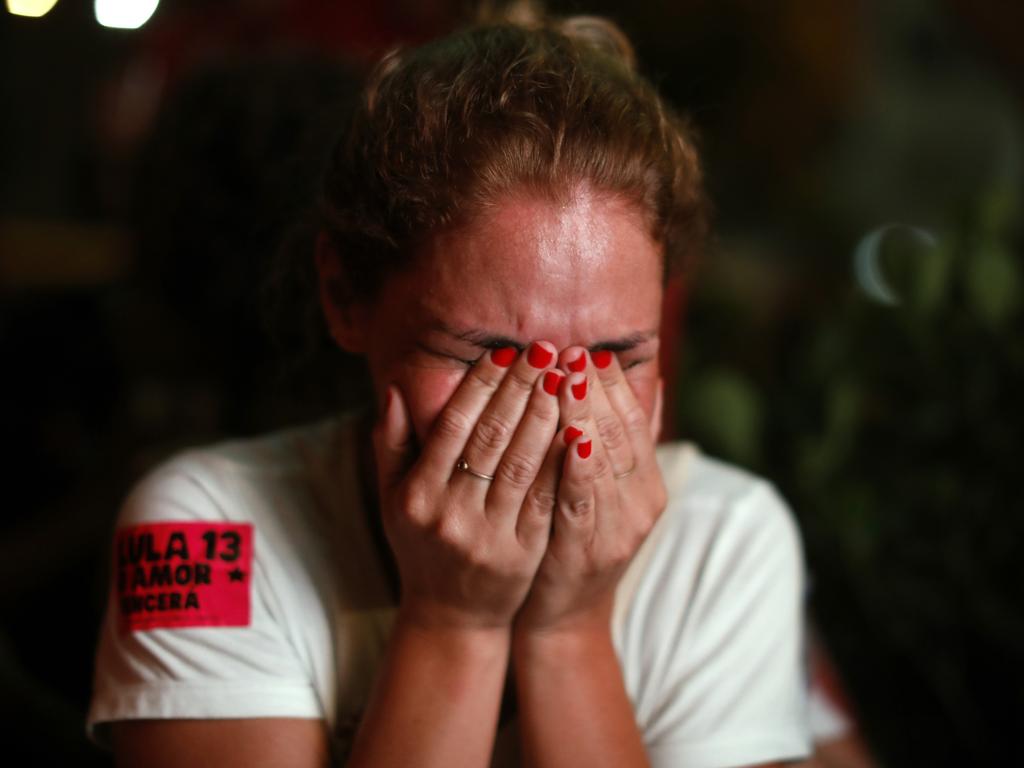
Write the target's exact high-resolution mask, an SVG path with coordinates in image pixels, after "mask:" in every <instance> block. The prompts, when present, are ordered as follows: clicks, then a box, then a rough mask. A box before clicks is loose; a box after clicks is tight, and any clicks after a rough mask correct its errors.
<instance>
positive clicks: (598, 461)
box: [590, 451, 612, 478]
mask: <svg viewBox="0 0 1024 768" xmlns="http://www.w3.org/2000/svg"><path fill="white" fill-rule="evenodd" d="M591 460H592V462H593V463H592V464H591V465H590V468H591V471H592V472H593V476H594V477H595V478H598V477H604V476H605V475H608V474H610V473H611V471H612V468H611V465H610V464H609V463H608V459H606V458H605V456H604V453H603V452H602V453H598V452H597V451H595V452H594V456H593V458H592V459H591Z"/></svg>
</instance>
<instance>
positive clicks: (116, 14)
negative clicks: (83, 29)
mask: <svg viewBox="0 0 1024 768" xmlns="http://www.w3.org/2000/svg"><path fill="white" fill-rule="evenodd" d="M158 5H160V0H96V4H95V6H94V7H95V11H96V21H98V22H99V23H100V24H102V25H103V26H104V27H111V28H112V29H138V28H139V27H141V26H142V25H143V24H145V23H146V22H147V21H149V18H150V16H152V15H153V13H154V12H155V11H156V7H157V6H158Z"/></svg>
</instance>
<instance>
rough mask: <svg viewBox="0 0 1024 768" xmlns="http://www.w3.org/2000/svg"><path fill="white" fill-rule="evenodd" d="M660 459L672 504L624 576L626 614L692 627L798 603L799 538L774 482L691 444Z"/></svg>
mask: <svg viewBox="0 0 1024 768" xmlns="http://www.w3.org/2000/svg"><path fill="white" fill-rule="evenodd" d="M658 460H659V464H660V466H661V468H662V474H663V477H664V481H665V485H666V488H667V491H668V504H667V506H666V508H665V510H664V512H663V513H662V515H661V518H660V519H659V520H658V522H657V523H656V524H655V526H654V528H653V529H652V530H651V532H650V534H649V535H648V537H647V540H646V541H645V542H644V544H643V545H642V546H641V548H640V550H639V551H638V552H637V554H636V556H635V557H634V560H633V562H632V563H630V567H629V569H628V570H627V572H626V574H625V575H624V577H623V579H622V581H621V582H620V587H619V593H618V595H617V598H618V599H617V603H618V611H619V618H620V620H621V621H623V622H626V621H627V619H628V620H630V621H634V622H636V621H640V622H641V623H643V622H654V623H656V624H658V625H659V626H660V625H661V624H666V626H667V625H668V624H672V625H677V624H678V623H679V622H683V623H684V624H686V625H687V626H688V627H690V628H691V629H693V628H695V627H698V626H704V627H706V626H707V624H706V621H707V620H708V619H709V618H710V617H712V616H715V617H719V618H721V617H723V616H732V615H733V614H735V612H736V611H743V610H747V609H749V607H750V605H751V604H752V603H753V602H755V601H757V600H764V599H769V598H770V601H771V602H773V603H781V602H785V603H787V604H790V605H798V604H799V601H800V599H801V595H802V591H803V580H804V566H803V551H802V546H801V542H800V535H799V531H798V529H797V526H796V523H795V521H794V518H793V515H792V513H791V511H790V509H789V507H788V506H787V504H786V503H785V501H784V500H783V499H782V497H781V496H780V495H779V494H778V492H777V491H776V490H775V488H774V487H773V486H772V484H771V483H769V482H768V481H766V480H765V479H763V478H761V477H759V476H757V475H755V474H753V473H751V472H748V471H746V470H744V469H741V468H739V467H736V466H733V465H730V464H728V463H726V462H722V461H718V460H716V459H713V458H710V457H707V456H705V455H703V454H702V453H701V452H700V451H699V449H697V448H696V447H695V446H694V445H692V444H689V443H672V444H666V445H663V446H659V448H658ZM666 631H668V630H666Z"/></svg>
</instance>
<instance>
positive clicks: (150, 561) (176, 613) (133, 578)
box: [114, 522, 253, 632]
mask: <svg viewBox="0 0 1024 768" xmlns="http://www.w3.org/2000/svg"><path fill="white" fill-rule="evenodd" d="M252 536H253V534H252V525H250V524H249V523H195V522H188V523H150V524H148V525H136V526H132V527H130V528H120V529H118V531H117V533H116V535H115V541H114V544H115V547H114V582H115V583H114V589H115V592H116V593H117V612H118V618H119V625H120V628H121V631H122V632H133V631H140V630H147V629H158V628H161V627H169V628H176V629H180V628H183V627H246V626H248V625H249V621H250V594H251V591H252V590H251V586H250V585H251V582H252Z"/></svg>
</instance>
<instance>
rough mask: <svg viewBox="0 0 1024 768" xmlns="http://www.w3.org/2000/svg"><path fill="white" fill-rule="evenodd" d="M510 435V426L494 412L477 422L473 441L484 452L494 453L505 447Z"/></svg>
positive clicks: (486, 414)
mask: <svg viewBox="0 0 1024 768" xmlns="http://www.w3.org/2000/svg"><path fill="white" fill-rule="evenodd" d="M511 433H512V425H511V424H509V423H508V421H507V420H506V419H505V418H504V417H502V416H501V415H500V414H498V413H495V412H490V413H485V414H484V415H483V416H481V417H480V421H478V422H477V425H476V430H475V431H474V433H473V441H474V443H475V444H476V445H477V446H478V447H480V448H483V449H484V450H487V451H494V450H497V449H500V448H501V447H502V446H504V445H505V443H506V442H507V441H508V439H509V435H510V434H511Z"/></svg>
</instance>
